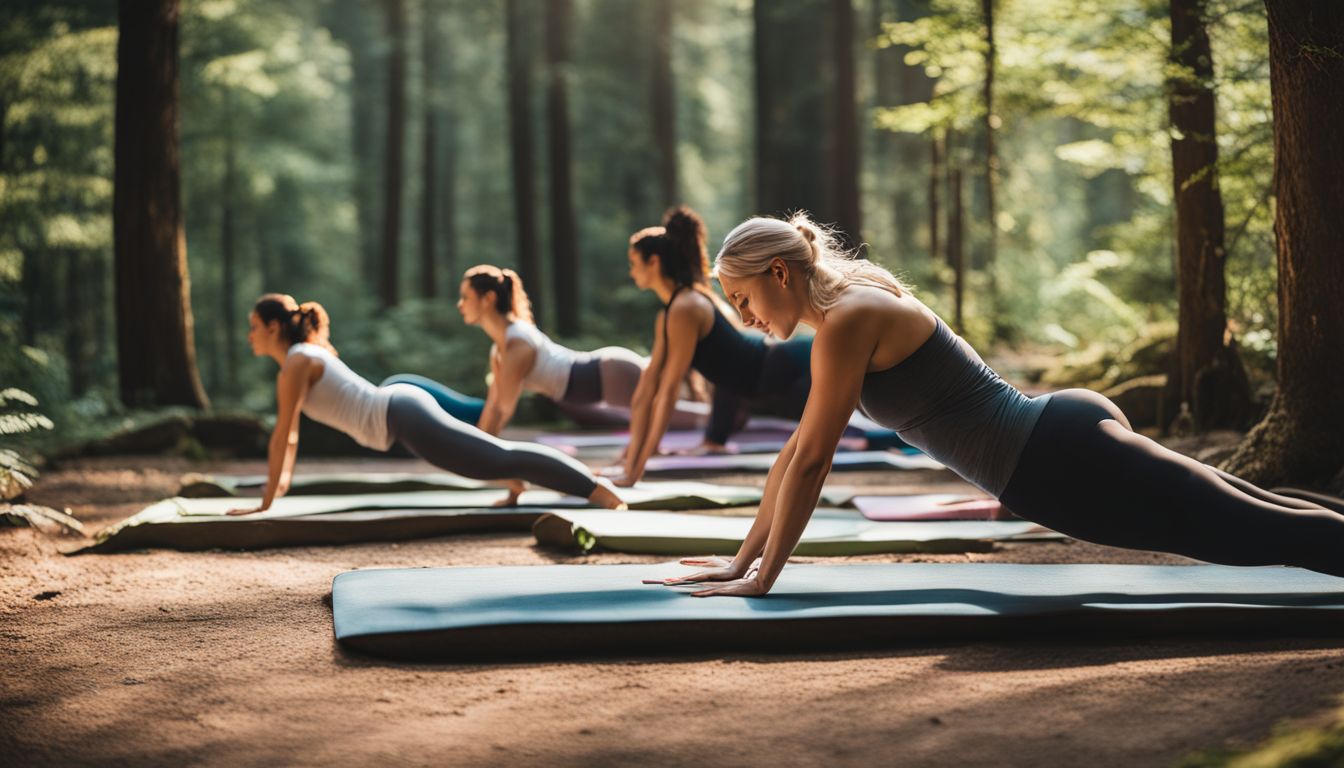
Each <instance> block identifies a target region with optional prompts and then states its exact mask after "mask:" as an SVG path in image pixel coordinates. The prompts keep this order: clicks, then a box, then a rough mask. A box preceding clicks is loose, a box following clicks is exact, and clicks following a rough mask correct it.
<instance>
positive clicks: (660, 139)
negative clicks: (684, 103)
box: [653, 0, 677, 208]
mask: <svg viewBox="0 0 1344 768" xmlns="http://www.w3.org/2000/svg"><path fill="white" fill-rule="evenodd" d="M653 9H654V10H653V144H654V147H655V151H656V152H657V153H658V157H657V162H658V197H659V203H661V204H662V206H663V207H665V208H670V207H671V206H673V205H676V204H677V113H676V95H677V94H676V89H675V87H674V83H673V80H672V23H673V6H672V0H654V6H653Z"/></svg>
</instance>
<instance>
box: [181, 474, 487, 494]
mask: <svg viewBox="0 0 1344 768" xmlns="http://www.w3.org/2000/svg"><path fill="white" fill-rule="evenodd" d="M266 479H267V478H266V475H205V474H196V473H194V472H193V473H190V474H186V475H183V476H182V480H181V486H180V487H179V488H178V491H177V493H176V494H175V495H176V496H181V497H182V498H186V499H208V498H214V497H218V496H260V495H261V492H262V490H264V489H265V487H266ZM486 486H487V483H485V482H483V481H481V480H472V479H471V478H469V477H462V476H461V475H454V474H452V473H451V472H423V473H421V472H341V473H329V474H311V475H308V474H304V475H299V476H298V477H295V478H294V480H293V482H291V483H290V486H289V493H288V494H286V495H288V496H332V495H338V494H349V493H405V492H408V491H470V490H477V489H480V488H485V487H486Z"/></svg>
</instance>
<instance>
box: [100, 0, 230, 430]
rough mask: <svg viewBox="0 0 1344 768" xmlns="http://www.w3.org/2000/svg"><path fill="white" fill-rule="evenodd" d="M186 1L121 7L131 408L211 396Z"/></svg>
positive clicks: (118, 195) (121, 334)
mask: <svg viewBox="0 0 1344 768" xmlns="http://www.w3.org/2000/svg"><path fill="white" fill-rule="evenodd" d="M179 15H180V6H179V3H178V0H153V1H152V2H151V1H150V0H121V2H120V3H119V5H118V27H119V29H120V37H119V38H118V40H117V91H116V93H117V96H116V98H117V102H116V104H117V106H116V121H115V122H116V126H115V130H116V138H115V142H114V149H113V153H114V160H115V166H116V167H115V170H114V172H113V195H112V230H113V234H112V239H113V253H114V255H115V258H116V305H117V367H118V372H119V374H120V386H121V399H122V402H124V403H125V404H126V405H129V406H154V405H189V406H193V407H196V408H205V407H206V406H207V405H208V404H209V401H208V400H207V398H206V396H205V389H204V388H203V387H202V386H201V377H200V374H199V373H198V372H197V370H196V344H195V340H194V339H193V328H192V317H191V285H190V279H189V278H188V276H187V246H186V235H185V232H184V231H183V227H182V211H181V207H180V206H181V190H180V181H179V162H178V47H177V45H178V44H177V30H178V18H179Z"/></svg>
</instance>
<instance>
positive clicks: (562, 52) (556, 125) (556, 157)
mask: <svg viewBox="0 0 1344 768" xmlns="http://www.w3.org/2000/svg"><path fill="white" fill-rule="evenodd" d="M572 13H573V8H572V5H571V1H570V0H547V2H546V74H547V85H546V124H547V131H546V136H547V146H548V149H549V152H548V161H549V162H548V163H547V167H548V169H549V172H550V192H551V201H550V202H551V205H550V212H551V249H552V254H553V256H552V258H553V261H552V265H553V267H554V269H553V270H552V273H551V274H552V281H551V282H552V284H553V286H554V288H555V324H556V329H557V330H558V331H559V332H560V335H561V336H573V335H575V334H577V333H578V332H579V255H578V243H577V235H576V233H575V228H574V180H573V159H572V157H571V155H570V141H569V130H570V129H569V97H568V87H567V84H566V82H565V81H566V79H567V78H568V75H569V72H568V70H569V26H570V19H571V16H572Z"/></svg>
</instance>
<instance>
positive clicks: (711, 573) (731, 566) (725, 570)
mask: <svg viewBox="0 0 1344 768" xmlns="http://www.w3.org/2000/svg"><path fill="white" fill-rule="evenodd" d="M681 564H682V565H691V566H698V567H701V568H704V569H705V570H703V571H696V572H695V573H691V574H687V575H685V576H675V577H673V578H670V579H663V585H664V586H668V587H678V586H684V585H686V584H699V583H700V582H702V581H734V580H737V579H741V578H743V577H752V576H755V573H754V571H755V570H756V564H755V563H753V564H752V565H750V566H748V567H747V568H742V567H741V566H738V565H737V564H736V563H735V561H732V560H728V559H726V558H722V557H703V558H702V557H688V558H686V559H685V560H682V561H681Z"/></svg>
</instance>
